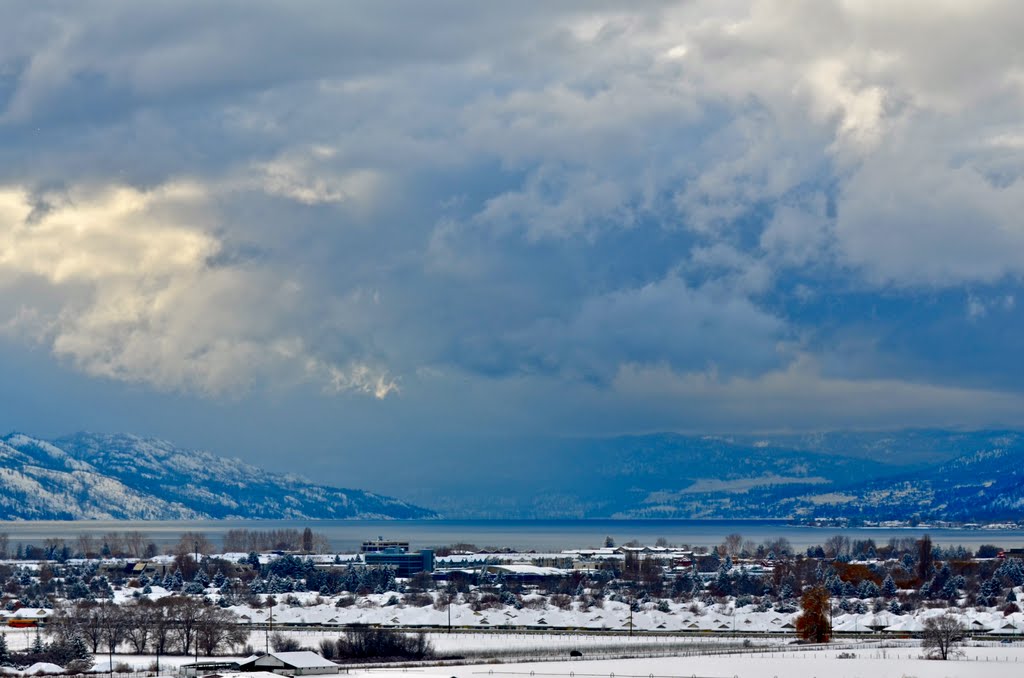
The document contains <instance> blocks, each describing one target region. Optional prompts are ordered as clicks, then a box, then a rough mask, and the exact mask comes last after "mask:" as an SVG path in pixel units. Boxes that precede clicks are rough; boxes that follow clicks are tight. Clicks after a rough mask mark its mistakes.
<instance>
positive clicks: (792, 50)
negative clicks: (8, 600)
mask: <svg viewBox="0 0 1024 678" xmlns="http://www.w3.org/2000/svg"><path fill="white" fill-rule="evenodd" d="M1021 35H1024V11H1021V8H1020V5H1019V2H1015V1H1014V0H1007V1H1005V2H1003V1H995V0H992V1H989V0H973V1H971V2H962V1H957V2H954V1H949V0H927V1H918V0H906V1H904V2H899V3H895V2H882V1H874V0H864V1H863V2H853V1H852V0H847V1H830V0H789V1H783V0H779V1H761V0H709V1H704V0H693V1H690V2H672V3H661V2H635V1H634V2H600V1H592V2H572V1H570V0H566V1H563V2H558V3H551V2H515V3H480V2H471V1H468V0H467V1H465V2H449V1H446V0H436V1H433V2H411V1H410V2H400V1H397V2H387V3H381V2H344V3H338V2H313V1H309V2H300V3H294V2H259V1H251V0H245V1H244V2H243V1H241V0H238V1H234V2H232V1H229V0H225V1H223V2H217V3H208V2H198V1H196V2H193V1H189V0H176V1H174V2H159V1H157V2H146V3H132V2H107V1H103V0H94V1H89V0H84V1H83V2H76V3H65V2H47V1H45V0H25V1H21V2H19V1H17V0H15V1H12V2H5V3H2V4H0V429H2V430H3V431H5V432H6V431H10V430H17V431H24V432H26V433H30V434H33V435H38V436H43V437H49V436H57V435H61V434H65V433H69V432H73V431H77V430H90V431H101V432H133V433H137V434H140V435H146V436H157V437H163V438H167V439H169V440H172V441H174V442H176V443H179V444H181V445H185V446H191V447H201V448H205V449H209V450H210V451H213V452H215V453H218V454H224V455H228V456H238V457H241V458H243V459H246V460H248V461H251V462H253V463H257V464H264V465H267V466H269V467H272V468H276V469H287V470H294V471H297V472H302V473H306V474H307V475H312V476H314V477H315V478H317V479H319V480H323V481H328V482H335V483H344V484H347V485H349V486H363V487H368V488H370V489H377V490H386V489H388V488H389V486H390V485H391V484H392V483H393V482H399V481H396V480H395V478H398V477H401V478H404V480H402V481H401V482H409V483H412V482H415V477H416V474H417V472H418V469H421V468H422V467H423V465H424V464H429V463H430V460H431V458H436V457H438V456H439V455H440V456H444V455H447V454H463V455H466V456H467V458H468V459H472V460H475V461H474V463H476V464H478V465H483V466H486V465H487V464H488V462H487V461H486V455H487V451H488V450H498V449H502V450H505V449H508V448H509V446H513V447H514V446H515V445H517V444H523V445H528V444H529V442H528V441H530V440H540V439H545V440H549V439H557V438H564V437H581V436H582V437H600V436H610V435H621V434H634V433H644V432H653V431H680V432H749V431H815V430H826V429H886V428H902V427H919V426H942V427H963V428H978V427H990V426H1022V425H1024V379H1022V377H1024V360H1021V358H1020V342H1019V340H1018V337H1019V336H1020V334H1021V330H1022V329H1024V315H1022V309H1021V305H1022V304H1024V296H1022V291H1024V290H1022V274H1024V221H1022V211H1024V210H1022V208H1024V180H1022V175H1024V117H1022V115H1021V111H1022V110H1024V48H1022V47H1021V44H1022V43H1021V40H1020V36H1021ZM510 441H512V442H510ZM515 441H520V442H515Z"/></svg>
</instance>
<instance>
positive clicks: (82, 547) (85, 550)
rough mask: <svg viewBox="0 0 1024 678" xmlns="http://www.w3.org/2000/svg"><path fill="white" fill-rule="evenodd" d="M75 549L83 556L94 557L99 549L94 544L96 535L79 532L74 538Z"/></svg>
mask: <svg viewBox="0 0 1024 678" xmlns="http://www.w3.org/2000/svg"><path fill="white" fill-rule="evenodd" d="M75 549H76V550H77V551H78V553H80V554H82V557H83V558H95V557H96V556H97V555H98V554H99V552H100V550H99V548H98V547H97V546H96V537H94V536H92V535H91V534H80V535H78V537H77V538H76V539H75Z"/></svg>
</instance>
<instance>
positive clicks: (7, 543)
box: [0, 532, 11, 558]
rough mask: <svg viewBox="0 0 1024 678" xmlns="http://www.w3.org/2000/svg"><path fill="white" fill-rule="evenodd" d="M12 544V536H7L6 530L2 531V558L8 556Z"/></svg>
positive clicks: (0, 553)
mask: <svg viewBox="0 0 1024 678" xmlns="http://www.w3.org/2000/svg"><path fill="white" fill-rule="evenodd" d="M10 544H11V538H10V537H8V536H7V533H6V532H0V558H6V557H7V548H8V547H9V546H10Z"/></svg>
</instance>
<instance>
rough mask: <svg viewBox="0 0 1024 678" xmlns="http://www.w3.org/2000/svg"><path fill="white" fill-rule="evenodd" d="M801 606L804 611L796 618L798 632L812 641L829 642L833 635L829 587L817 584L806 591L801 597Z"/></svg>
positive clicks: (805, 638)
mask: <svg viewBox="0 0 1024 678" xmlns="http://www.w3.org/2000/svg"><path fill="white" fill-rule="evenodd" d="M800 608H801V610H802V612H801V613H800V616H799V617H797V619H796V632H797V634H798V635H799V636H800V637H801V638H803V639H804V640H809V641H811V642H812V643H827V642H828V641H829V638H831V637H832V622H831V621H830V620H829V597H828V589H826V588H825V587H824V586H815V587H813V588H809V589H807V590H806V591H804V595H803V596H801V597H800Z"/></svg>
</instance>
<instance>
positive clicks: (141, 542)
mask: <svg viewBox="0 0 1024 678" xmlns="http://www.w3.org/2000/svg"><path fill="white" fill-rule="evenodd" d="M148 540H149V538H148V537H147V536H146V535H144V534H143V533H141V532H137V531H132V532H125V533H124V548H125V551H126V552H127V553H128V555H129V556H131V557H132V558H141V557H142V554H143V553H144V552H145V550H146V542H147V541H148Z"/></svg>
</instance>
